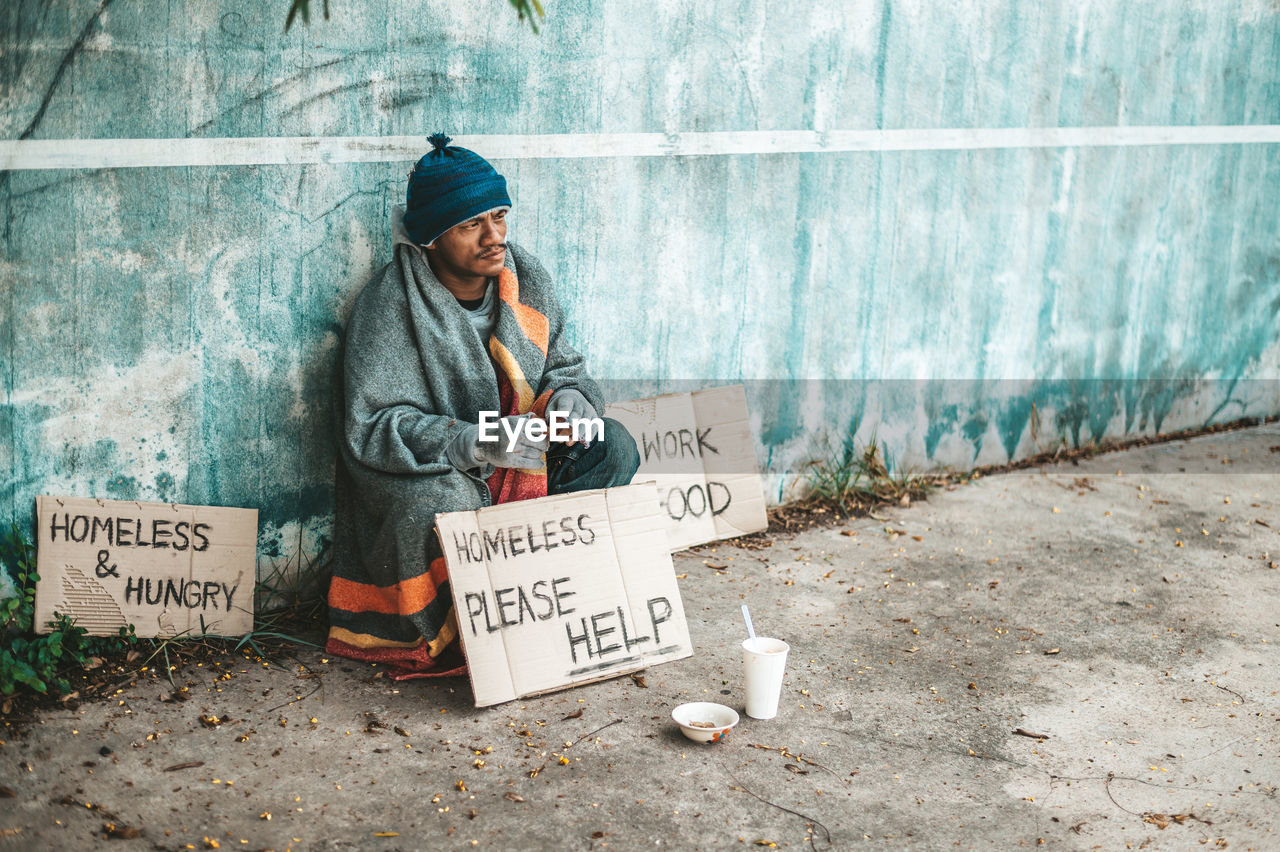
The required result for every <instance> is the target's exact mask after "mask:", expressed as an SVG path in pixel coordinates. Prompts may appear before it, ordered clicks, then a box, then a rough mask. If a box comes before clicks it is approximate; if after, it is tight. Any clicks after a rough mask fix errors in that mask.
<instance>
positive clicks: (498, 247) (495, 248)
mask: <svg viewBox="0 0 1280 852" xmlns="http://www.w3.org/2000/svg"><path fill="white" fill-rule="evenodd" d="M506 250H507V244H506V242H501V243H499V244H498V245H496V246H490V247H489V248H487V249H485V250H484V251H482V252H480V256H481V257H488V256H489V255H491V254H496V253H497V252H499V251H506Z"/></svg>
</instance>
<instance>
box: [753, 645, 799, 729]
mask: <svg viewBox="0 0 1280 852" xmlns="http://www.w3.org/2000/svg"><path fill="white" fill-rule="evenodd" d="M790 650H791V647H790V646H789V645H788V644H787V643H786V642H783V641H782V640H781V639H770V638H768V637H765V636H757V637H756V638H755V639H744V640H743V641H742V658H743V665H744V667H745V669H746V689H747V715H748V716H750V717H751V718H752V719H772V718H773V717H774V716H777V715H778V698H779V697H780V696H781V695H782V673H783V672H784V671H786V668H787V652H788V651H790Z"/></svg>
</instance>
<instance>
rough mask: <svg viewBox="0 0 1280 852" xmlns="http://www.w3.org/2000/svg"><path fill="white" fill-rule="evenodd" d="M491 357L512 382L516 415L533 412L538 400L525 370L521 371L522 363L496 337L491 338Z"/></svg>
mask: <svg viewBox="0 0 1280 852" xmlns="http://www.w3.org/2000/svg"><path fill="white" fill-rule="evenodd" d="M489 355H490V356H491V357H492V358H493V362H494V363H495V364H497V365H498V367H499V368H500V369H501V370H502V372H503V374H504V375H505V376H506V377H507V381H509V382H511V389H512V390H514V391H515V393H516V406H517V408H516V412H515V413H517V414H528V413H529V412H530V411H531V410H533V405H534V402H535V401H536V400H535V399H534V397H533V388H532V387H531V386H530V385H529V381H528V379H526V378H525V377H524V370H522V369H520V362H519V361H517V360H516V356H514V355H512V354H511V350H509V349H507V347H505V346H503V345H502V341H500V340H498V338H497V336H496V335H495V336H494V337H490V338H489ZM539 416H541V415H539Z"/></svg>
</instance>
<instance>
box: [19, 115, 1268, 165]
mask: <svg viewBox="0 0 1280 852" xmlns="http://www.w3.org/2000/svg"><path fill="white" fill-rule="evenodd" d="M1258 143H1262V144H1275V143H1280V125H1276V124H1254V125H1247V124H1246V125H1225V126H1217V127H1194V126H1187V127H1029V128H1012V127H1011V128H988V129H937V130H828V131H813V130H784V131H767V130H758V131H729V132H717V133H583V134H577V133H562V134H549V135H542V136H537V135H533V136H502V135H491V136H458V137H455V138H454V143H453V144H455V145H461V146H462V147H464V148H471V149H474V150H477V151H480V152H482V153H483V154H484V156H485V157H487V158H488V159H491V160H518V159H529V160H536V159H575V158H582V157H700V156H723V155H728V154H809V153H837V152H847V151H971V150H981V149H991V148H1088V147H1114V146H1134V145H1155V146H1163V145H1246V144H1258ZM429 148H430V145H429V144H428V143H427V140H426V137H425V136H332V137H326V136H283V137H243V138H229V139H29V140H6V141H0V169H3V170H26V169H128V168H147V167H150V168H156V167H166V166H256V165H302V164H307V163H386V162H411V161H413V160H416V159H418V157H420V156H422V154H423V153H424V152H425V151H427V150H428V149H429Z"/></svg>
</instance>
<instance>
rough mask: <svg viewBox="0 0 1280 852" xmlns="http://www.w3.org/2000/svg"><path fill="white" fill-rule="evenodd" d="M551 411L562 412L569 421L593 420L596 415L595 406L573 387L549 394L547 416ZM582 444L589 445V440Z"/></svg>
mask: <svg viewBox="0 0 1280 852" xmlns="http://www.w3.org/2000/svg"><path fill="white" fill-rule="evenodd" d="M553 411H561V412H564V414H565V416H566V417H567V418H568V419H569V422H570V423H573V421H575V420H593V419H595V418H596V417H597V416H598V415H597V414H596V409H595V406H593V405H592V404H591V403H590V402H589V401H588V400H587V398H586V397H585V396H583V395H582V393H581V392H580V391H578V390H576V389H575V388H561V389H560V390H558V391H556V392H555V393H553V394H552V395H551V399H550V400H548V401H547V416H548V417H550V416H551V412H553ZM582 445H583V446H584V447H589V446H591V442H590V441H583V442H582Z"/></svg>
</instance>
